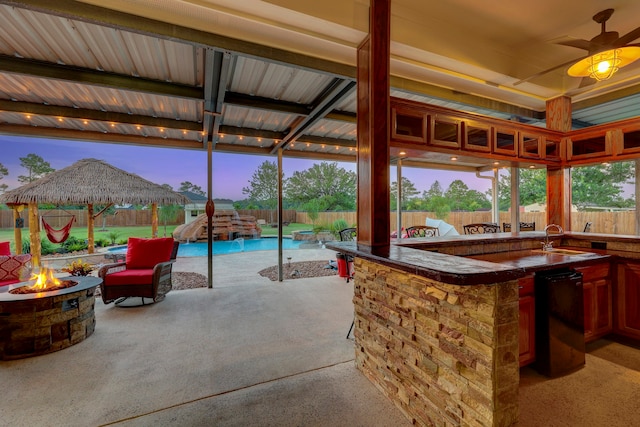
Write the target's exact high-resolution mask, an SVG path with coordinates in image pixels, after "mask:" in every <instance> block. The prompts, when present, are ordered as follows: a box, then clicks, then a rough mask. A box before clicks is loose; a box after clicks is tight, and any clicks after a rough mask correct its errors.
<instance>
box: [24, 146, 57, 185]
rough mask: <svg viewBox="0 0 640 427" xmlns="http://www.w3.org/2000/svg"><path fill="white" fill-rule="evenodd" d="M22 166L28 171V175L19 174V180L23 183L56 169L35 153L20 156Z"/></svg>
mask: <svg viewBox="0 0 640 427" xmlns="http://www.w3.org/2000/svg"><path fill="white" fill-rule="evenodd" d="M20 166H22V167H23V168H25V169H26V170H27V172H28V174H27V175H20V176H18V181H20V182H23V183H29V182H33V181H35V180H36V179H40V178H42V177H43V176H45V175H46V174H48V173H50V172H53V171H54V170H55V169H53V168H52V167H51V165H50V164H49V162H47V161H45V160H44V159H43V158H42V157H40V156H38V155H37V154H33V153H32V154H27V156H26V157H20Z"/></svg>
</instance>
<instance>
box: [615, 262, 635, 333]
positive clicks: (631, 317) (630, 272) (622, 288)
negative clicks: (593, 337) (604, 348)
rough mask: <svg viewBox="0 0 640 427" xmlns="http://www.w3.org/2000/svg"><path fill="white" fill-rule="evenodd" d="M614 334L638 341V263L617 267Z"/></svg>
mask: <svg viewBox="0 0 640 427" xmlns="http://www.w3.org/2000/svg"><path fill="white" fill-rule="evenodd" d="M616 308H617V316H616V333H618V334H620V335H624V336H627V337H630V338H635V339H640V262H629V261H626V262H621V263H620V264H619V265H618V283H617V287H616Z"/></svg>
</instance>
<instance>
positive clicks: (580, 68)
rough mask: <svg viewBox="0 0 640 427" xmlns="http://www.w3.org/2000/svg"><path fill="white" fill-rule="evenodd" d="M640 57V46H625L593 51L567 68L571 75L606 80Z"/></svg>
mask: <svg viewBox="0 0 640 427" xmlns="http://www.w3.org/2000/svg"><path fill="white" fill-rule="evenodd" d="M637 59H640V46H625V47H621V48H617V49H609V50H605V51H603V52H598V53H595V54H593V55H591V56H589V57H587V58H583V59H581V60H580V61H578V62H576V63H575V64H573V65H572V66H571V67H569V69H568V70H567V74H569V75H570V76H572V77H591V78H594V79H596V80H607V79H609V78H610V77H611V76H613V75H614V74H615V73H616V71H618V70H619V69H620V68H622V67H625V66H627V65H629V64H631V63H632V62H634V61H636V60H637Z"/></svg>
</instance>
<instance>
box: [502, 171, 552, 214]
mask: <svg viewBox="0 0 640 427" xmlns="http://www.w3.org/2000/svg"><path fill="white" fill-rule="evenodd" d="M546 201H547V171H546V169H520V200H519V201H518V203H519V205H520V206H528V205H531V204H533V203H540V204H544V203H546ZM510 207H511V174H510V173H507V174H501V175H500V178H499V179H498V209H499V210H501V211H506V210H508V209H509V208H510Z"/></svg>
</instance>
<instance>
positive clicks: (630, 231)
mask: <svg viewBox="0 0 640 427" xmlns="http://www.w3.org/2000/svg"><path fill="white" fill-rule="evenodd" d="M389 217H390V221H391V230H392V231H393V230H395V228H396V213H395V212H391V213H390V215H389ZM427 218H432V219H436V218H437V217H436V215H435V214H434V213H433V212H413V211H411V212H402V226H403V227H404V228H406V227H410V226H412V225H424V224H425V222H426V219H427ZM338 219H344V220H345V221H346V222H347V224H349V225H350V226H351V225H356V222H357V216H356V212H353V211H349V212H320V213H319V214H318V219H317V220H316V223H317V224H323V225H325V226H330V225H331V224H333V223H334V222H335V221H336V220H338ZM444 221H446V222H448V223H449V224H451V225H453V226H454V227H455V228H456V230H458V233H460V234H462V233H463V228H462V226H463V225H464V224H472V223H476V222H492V221H491V212H449V214H448V215H447V216H446V218H444ZM520 221H522V222H535V223H536V230H540V231H541V230H544V227H545V226H546V225H547V214H546V212H521V213H520ZM295 222H298V223H303V224H311V223H312V221H311V220H310V219H309V216H308V215H307V213H306V212H298V213H297V215H296V221H295ZM505 222H506V223H510V222H511V214H509V213H508V212H500V223H499V225H500V228H502V225H503V223H505ZM587 222H591V223H592V225H591V232H592V233H604V234H626V235H636V212H635V211H620V212H572V213H571V229H572V230H573V231H582V230H584V226H585V224H586V223H587Z"/></svg>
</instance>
